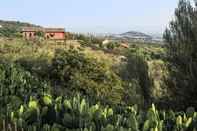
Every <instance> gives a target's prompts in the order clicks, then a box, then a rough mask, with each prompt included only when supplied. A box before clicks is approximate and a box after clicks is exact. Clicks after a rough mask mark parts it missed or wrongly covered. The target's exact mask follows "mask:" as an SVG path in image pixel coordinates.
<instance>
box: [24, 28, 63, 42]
mask: <svg viewBox="0 0 197 131" xmlns="http://www.w3.org/2000/svg"><path fill="white" fill-rule="evenodd" d="M37 32H42V33H44V34H43V36H44V38H46V39H50V40H64V39H65V29H64V28H40V27H24V28H23V29H22V35H23V37H24V38H25V39H35V38H36V36H37V35H36V33H37Z"/></svg>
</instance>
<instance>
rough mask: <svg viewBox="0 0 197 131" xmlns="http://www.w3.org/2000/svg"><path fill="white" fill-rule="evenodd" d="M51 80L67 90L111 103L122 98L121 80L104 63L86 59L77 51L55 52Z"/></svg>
mask: <svg viewBox="0 0 197 131" xmlns="http://www.w3.org/2000/svg"><path fill="white" fill-rule="evenodd" d="M51 79H53V80H54V81H56V82H55V83H61V84H63V85H64V86H65V87H66V88H68V89H69V90H73V91H79V92H81V93H83V94H85V95H87V96H92V97H95V96H96V98H99V99H102V100H106V101H110V102H112V103H120V101H121V98H122V92H123V88H122V85H121V80H120V78H119V77H118V76H117V75H116V74H115V73H114V72H113V71H111V70H110V69H109V67H108V66H107V65H106V63H104V62H98V61H97V60H96V59H93V58H88V57H87V56H85V54H83V53H81V52H79V51H77V50H68V51H63V50H57V51H56V56H55V58H54V59H53V60H52V66H51Z"/></svg>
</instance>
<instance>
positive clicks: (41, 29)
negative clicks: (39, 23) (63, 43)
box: [22, 27, 65, 32]
mask: <svg viewBox="0 0 197 131" xmlns="http://www.w3.org/2000/svg"><path fill="white" fill-rule="evenodd" d="M37 31H43V32H65V29H64V28H41V27H23V28H22V32H37Z"/></svg>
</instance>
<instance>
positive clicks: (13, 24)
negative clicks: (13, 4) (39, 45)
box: [0, 20, 40, 29]
mask: <svg viewBox="0 0 197 131" xmlns="http://www.w3.org/2000/svg"><path fill="white" fill-rule="evenodd" d="M0 25H1V28H5V27H11V28H16V29H19V28H21V27H40V26H38V25H35V24H31V23H27V22H20V21H6V20H0Z"/></svg>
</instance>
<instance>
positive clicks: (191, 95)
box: [164, 0, 197, 108]
mask: <svg viewBox="0 0 197 131" xmlns="http://www.w3.org/2000/svg"><path fill="white" fill-rule="evenodd" d="M196 9H197V8H196V6H195V7H193V6H192V5H191V4H190V2H189V1H187V0H180V1H179V4H178V8H176V10H175V19H174V20H173V21H171V23H170V25H169V28H168V29H166V31H165V33H164V39H165V40H166V43H167V44H166V47H167V49H168V58H169V60H170V64H169V69H170V73H171V74H170V76H169V79H168V81H167V83H168V85H169V87H170V92H171V93H172V100H173V105H174V102H175V101H176V104H175V105H177V107H179V108H180V105H182V107H181V108H185V107H187V106H191V105H192V106H195V107H196V99H197V97H196V93H197V92H196V91H197V90H196V87H197V81H196V79H197V46H196V42H197V39H196V38H197V10H196Z"/></svg>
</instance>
